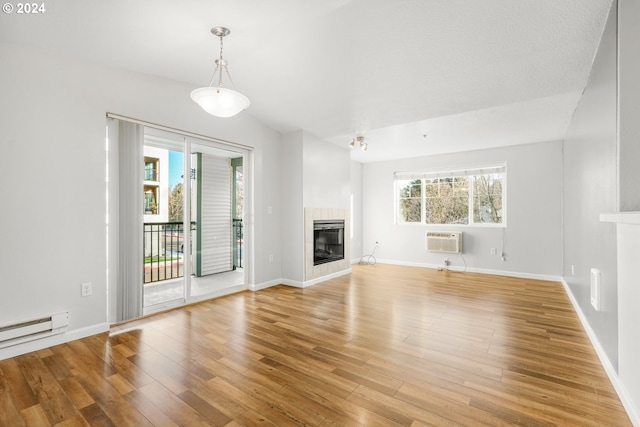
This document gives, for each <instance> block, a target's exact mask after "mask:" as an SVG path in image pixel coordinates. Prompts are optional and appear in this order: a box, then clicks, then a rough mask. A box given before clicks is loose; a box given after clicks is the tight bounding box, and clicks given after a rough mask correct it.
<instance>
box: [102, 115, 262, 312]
mask: <svg viewBox="0 0 640 427" xmlns="http://www.w3.org/2000/svg"><path fill="white" fill-rule="evenodd" d="M107 118H110V119H117V120H121V121H126V122H131V123H135V124H139V125H143V126H145V127H149V128H154V129H158V130H162V131H166V132H171V133H174V134H177V135H180V136H182V137H183V141H184V144H183V149H184V155H183V170H184V177H183V188H184V189H185V191H183V212H184V215H183V228H184V230H190V227H191V220H192V219H191V212H190V211H191V209H190V206H191V192H190V171H191V168H192V167H193V166H192V165H191V154H190V153H191V142H192V141H191V140H192V139H195V140H200V141H204V142H205V143H208V144H211V146H213V147H218V148H221V149H224V150H227V151H231V152H234V153H237V154H238V157H242V159H243V173H244V178H245V187H244V191H245V193H244V197H243V199H244V228H243V230H244V239H243V245H244V248H245V250H244V252H243V253H244V267H243V269H244V284H243V289H248V288H249V284H250V283H253V275H254V273H253V271H254V269H253V266H254V262H253V253H254V251H253V245H254V240H253V236H254V227H253V218H254V215H253V164H254V162H253V155H254V153H253V147H250V146H247V145H243V144H238V143H235V142H231V141H226V140H223V139H219V138H212V137H209V136H206V135H200V134H196V133H193V132H188V131H183V130H179V129H175V128H170V127H167V126H163V125H159V124H156V123H151V122H147V121H144V120H139V119H134V118H131V117H126V116H121V115H118V114H114V113H107ZM198 142H199V141H198ZM107 151H108V153H107V159H108V164H107V174H108V176H107V181H108V183H109V182H116V183H117V182H118V180H117V170H118V164H117V159H115V158H113V156H112V155H111V154H110V153H109V141H108V140H107ZM141 161H142V159H141ZM234 179H235V178H234ZM116 196H117V189H115V188H113V186H112V185H110V184H108V186H107V197H108V200H109V199H113V200H117V197H116ZM114 205H115V206H114ZM114 214H116V215H115V216H114ZM107 218H111V219H109V220H108V222H107V234H108V236H107V241H108V250H107V265H108V273H107V276H108V277H107V282H108V289H107V292H108V296H107V314H108V319H109V322H110V323H115V317H114V315H113V313H115V312H116V306H115V304H116V303H117V295H115V290H116V289H117V287H116V281H117V270H118V263H117V262H114V260H117V253H118V246H117V244H116V242H117V237H116V236H113V235H112V234H110V228H109V222H111V223H113V221H114V219H115V220H116V221H117V203H111V204H109V203H108V204H107ZM117 228H118V225H117V224H115V226H112V227H111V229H117ZM184 247H185V248H186V249H187V251H188V255H189V257H188V258H187V257H185V258H187V259H185V263H184V267H183V268H184V270H183V272H184V280H185V283H184V284H185V286H184V288H183V289H184V298H183V300H182V301H179V300H176V301H179V302H177V303H175V304H172V303H170V302H169V303H167V305H166V306H164V307H162V308H161V309H159V310H157V311H161V310H163V309H170V308H174V307H179V306H182V305H186V304H190V303H193V302H197V301H199V300H203V299H208V298H212V297H215V296H218V295H209V294H204V295H198V296H196V297H194V296H192V295H191V294H192V292H191V280H190V279H191V273H192V265H191V262H190V261H191V257H192V251H191V236H190V233H188V232H185V233H184ZM237 291H238V289H231V290H230V293H231V292H237ZM150 312H153V310H151V311H150ZM145 314H147V313H145Z"/></svg>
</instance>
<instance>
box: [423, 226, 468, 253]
mask: <svg viewBox="0 0 640 427" xmlns="http://www.w3.org/2000/svg"><path fill="white" fill-rule="evenodd" d="M425 249H426V250H427V251H429V252H447V253H461V252H462V232H461V231H427V238H426V242H425Z"/></svg>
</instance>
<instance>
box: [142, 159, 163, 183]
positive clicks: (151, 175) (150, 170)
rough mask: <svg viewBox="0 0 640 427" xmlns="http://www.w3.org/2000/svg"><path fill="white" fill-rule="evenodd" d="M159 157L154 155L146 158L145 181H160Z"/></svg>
mask: <svg viewBox="0 0 640 427" xmlns="http://www.w3.org/2000/svg"><path fill="white" fill-rule="evenodd" d="M158 163H159V160H158V159H154V158H152V157H145V158H144V180H145V181H160V178H159V175H158Z"/></svg>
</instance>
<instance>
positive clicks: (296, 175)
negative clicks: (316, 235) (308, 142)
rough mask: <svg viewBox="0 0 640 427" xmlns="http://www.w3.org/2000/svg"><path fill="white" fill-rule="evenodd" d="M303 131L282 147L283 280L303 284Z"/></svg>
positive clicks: (288, 138) (286, 136) (286, 140)
mask: <svg viewBox="0 0 640 427" xmlns="http://www.w3.org/2000/svg"><path fill="white" fill-rule="evenodd" d="M302 149H303V133H302V131H297V132H293V133H290V134H287V135H285V136H284V139H283V144H282V156H281V159H282V164H281V170H282V205H281V212H282V224H283V227H282V247H283V252H282V277H285V278H287V279H290V280H294V281H296V282H302V281H303V280H304V209H303V202H302V195H303V183H302V181H303V178H302Z"/></svg>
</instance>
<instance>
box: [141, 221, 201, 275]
mask: <svg viewBox="0 0 640 427" xmlns="http://www.w3.org/2000/svg"><path fill="white" fill-rule="evenodd" d="M195 229H196V223H195V222H192V223H191V236H193V231H194V230H195ZM142 246H143V251H144V281H143V283H151V282H159V281H161V280H168V279H175V278H177V277H182V276H183V274H184V227H183V225H182V223H181V222H160V223H151V222H145V223H144V237H143V244H142Z"/></svg>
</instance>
